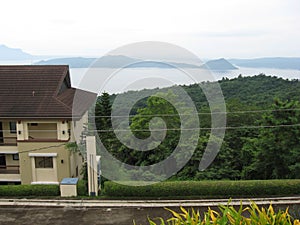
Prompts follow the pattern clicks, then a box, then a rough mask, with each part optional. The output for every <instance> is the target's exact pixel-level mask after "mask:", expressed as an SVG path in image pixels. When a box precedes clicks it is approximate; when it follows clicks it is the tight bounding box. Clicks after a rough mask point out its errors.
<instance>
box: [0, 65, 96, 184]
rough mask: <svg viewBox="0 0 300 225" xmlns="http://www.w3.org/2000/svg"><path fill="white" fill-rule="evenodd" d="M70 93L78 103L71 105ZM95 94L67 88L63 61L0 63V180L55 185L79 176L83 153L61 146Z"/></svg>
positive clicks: (83, 117)
mask: <svg viewBox="0 0 300 225" xmlns="http://www.w3.org/2000/svg"><path fill="white" fill-rule="evenodd" d="M75 94H76V95H77V96H79V99H82V101H80V105H79V107H76V110H72V109H73V108H74V107H73V106H72V105H73V99H74V96H75ZM95 99H96V94H95V93H91V92H87V91H83V90H79V89H75V88H72V87H71V81H70V71H69V67H68V66H64V65H59V66H56V65H55V66H23V65H22V66H0V183H2V184H10V183H14V184H19V183H22V184H58V183H59V182H60V181H61V180H62V179H63V178H65V177H78V176H79V175H80V169H81V165H82V157H81V156H80V154H79V153H77V152H75V153H74V152H72V151H70V150H68V149H66V147H65V145H66V143H68V142H74V141H75V138H74V134H73V126H74V125H75V126H83V124H84V123H86V122H87V116H88V114H87V110H88V109H89V107H90V106H91V105H92V104H93V103H94V101H95Z"/></svg>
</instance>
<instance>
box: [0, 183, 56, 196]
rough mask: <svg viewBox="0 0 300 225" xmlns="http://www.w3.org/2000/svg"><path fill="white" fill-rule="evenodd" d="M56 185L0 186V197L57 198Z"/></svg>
mask: <svg viewBox="0 0 300 225" xmlns="http://www.w3.org/2000/svg"><path fill="white" fill-rule="evenodd" d="M59 195H60V191H59V186H58V185H25V184H24V185H23V184H22V185H0V196H6V197H7V196H23V197H24V196H59Z"/></svg>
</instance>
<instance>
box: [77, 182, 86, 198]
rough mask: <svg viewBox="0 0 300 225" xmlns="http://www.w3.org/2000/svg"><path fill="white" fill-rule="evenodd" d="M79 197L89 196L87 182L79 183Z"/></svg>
mask: <svg viewBox="0 0 300 225" xmlns="http://www.w3.org/2000/svg"><path fill="white" fill-rule="evenodd" d="M77 195H79V196H86V195H88V190H87V182H86V181H85V180H79V181H78V183H77Z"/></svg>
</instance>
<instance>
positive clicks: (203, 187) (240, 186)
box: [104, 180, 300, 198]
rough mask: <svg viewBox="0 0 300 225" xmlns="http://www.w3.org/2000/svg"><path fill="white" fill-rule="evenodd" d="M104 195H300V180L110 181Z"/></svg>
mask: <svg viewBox="0 0 300 225" xmlns="http://www.w3.org/2000/svg"><path fill="white" fill-rule="evenodd" d="M133 185H134V183H133ZM104 194H105V195H107V196H112V197H180V196H182V197H186V196H203V197H226V198H230V197H254V196H257V197H260V196H280V195H284V196H291V195H299V194H300V180H249V181H173V182H170V181H169V182H161V183H157V184H153V185H148V186H126V185H121V184H117V183H113V182H111V181H107V182H105V183H104Z"/></svg>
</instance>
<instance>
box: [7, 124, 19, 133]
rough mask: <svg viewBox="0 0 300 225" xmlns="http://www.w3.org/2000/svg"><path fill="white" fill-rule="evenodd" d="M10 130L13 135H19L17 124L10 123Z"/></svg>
mask: <svg viewBox="0 0 300 225" xmlns="http://www.w3.org/2000/svg"><path fill="white" fill-rule="evenodd" d="M9 129H10V133H11V134H15V133H17V125H16V122H9Z"/></svg>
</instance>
